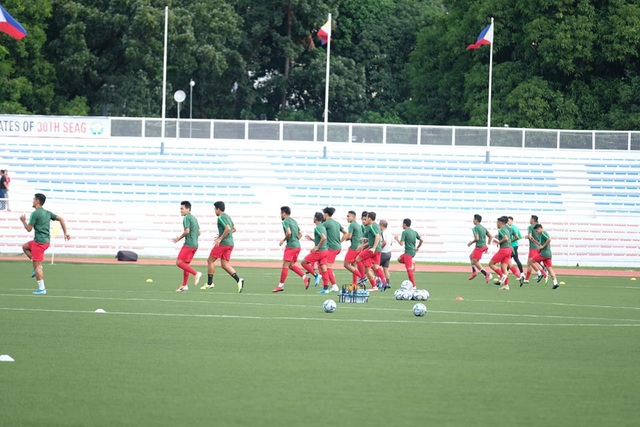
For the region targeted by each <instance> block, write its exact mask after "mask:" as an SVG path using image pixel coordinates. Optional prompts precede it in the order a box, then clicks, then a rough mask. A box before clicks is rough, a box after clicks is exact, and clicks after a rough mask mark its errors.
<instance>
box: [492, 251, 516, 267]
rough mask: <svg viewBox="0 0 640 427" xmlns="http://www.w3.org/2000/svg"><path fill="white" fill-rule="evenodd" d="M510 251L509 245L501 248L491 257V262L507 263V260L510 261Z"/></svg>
mask: <svg viewBox="0 0 640 427" xmlns="http://www.w3.org/2000/svg"><path fill="white" fill-rule="evenodd" d="M512 253H513V251H512V250H511V247H508V248H501V249H500V250H499V251H498V252H496V253H495V255H493V257H492V258H491V264H509V261H511V254H512Z"/></svg>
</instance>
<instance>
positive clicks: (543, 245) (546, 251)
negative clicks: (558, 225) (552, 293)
mask: <svg viewBox="0 0 640 427" xmlns="http://www.w3.org/2000/svg"><path fill="white" fill-rule="evenodd" d="M533 230H534V231H535V232H536V233H537V234H538V236H539V240H538V241H539V242H540V251H539V252H538V254H537V255H536V256H535V257H534V258H533V260H534V261H535V262H538V263H540V262H542V263H544V265H545V266H546V267H547V270H549V275H550V276H551V278H552V279H553V288H552V289H558V287H559V286H560V285H558V280H556V273H555V271H553V262H552V261H551V256H552V255H551V237H549V234H547V232H546V231H544V228H542V224H536V225H535V226H534V227H533ZM547 280H548V279H547V278H545V281H544V284H545V285H546V284H547Z"/></svg>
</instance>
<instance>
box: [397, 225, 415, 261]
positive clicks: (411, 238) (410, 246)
mask: <svg viewBox="0 0 640 427" xmlns="http://www.w3.org/2000/svg"><path fill="white" fill-rule="evenodd" d="M417 240H420V235H419V234H418V232H417V231H415V230H412V229H411V228H405V229H404V230H402V235H401V236H400V241H401V242H404V253H405V254H407V255H411V256H415V255H416V241H417Z"/></svg>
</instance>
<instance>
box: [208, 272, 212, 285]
mask: <svg viewBox="0 0 640 427" xmlns="http://www.w3.org/2000/svg"><path fill="white" fill-rule="evenodd" d="M207 285H209V286H211V285H213V274H207Z"/></svg>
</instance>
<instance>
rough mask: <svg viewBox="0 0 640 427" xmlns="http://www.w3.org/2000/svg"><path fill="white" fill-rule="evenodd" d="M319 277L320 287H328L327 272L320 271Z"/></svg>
mask: <svg viewBox="0 0 640 427" xmlns="http://www.w3.org/2000/svg"><path fill="white" fill-rule="evenodd" d="M320 276H321V277H322V286H324V287H325V288H326V287H328V286H329V271H328V270H325V271H320Z"/></svg>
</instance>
